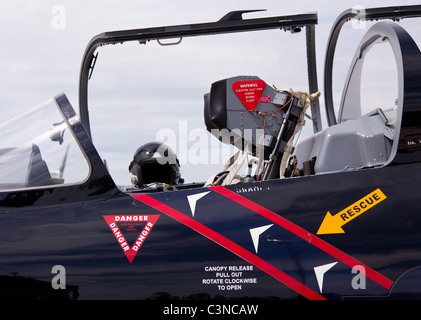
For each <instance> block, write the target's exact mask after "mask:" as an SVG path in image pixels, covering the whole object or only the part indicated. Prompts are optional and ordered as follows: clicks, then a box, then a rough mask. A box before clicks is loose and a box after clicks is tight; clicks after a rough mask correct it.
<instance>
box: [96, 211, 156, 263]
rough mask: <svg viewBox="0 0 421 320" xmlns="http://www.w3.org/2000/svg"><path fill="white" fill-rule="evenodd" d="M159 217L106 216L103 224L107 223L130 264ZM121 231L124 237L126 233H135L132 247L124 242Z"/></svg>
mask: <svg viewBox="0 0 421 320" xmlns="http://www.w3.org/2000/svg"><path fill="white" fill-rule="evenodd" d="M159 216H160V215H159V214H152V215H137V214H132V215H107V216H103V217H104V219H105V222H107V224H108V227H109V228H110V230H111V231H112V232H113V234H114V236H115V238H116V239H117V241H118V243H119V245H120V247H121V249H122V250H123V252H124V253H125V254H126V257H127V259H129V262H130V263H132V261H133V259H134V257H135V256H136V254H137V253H138V252H139V250H140V247H141V246H142V245H143V243H144V242H145V240H146V238H147V237H148V235H149V234H150V232H151V231H152V228H153V227H154V225H155V223H156V222H157V221H158V218H159ZM122 230H124V232H125V233H126V236H127V233H128V232H130V233H133V232H136V240H134V243H133V244H132V246H130V244H129V242H128V241H127V240H126V237H125V236H124V235H123V232H122ZM139 230H140V232H139ZM137 232H139V233H137Z"/></svg>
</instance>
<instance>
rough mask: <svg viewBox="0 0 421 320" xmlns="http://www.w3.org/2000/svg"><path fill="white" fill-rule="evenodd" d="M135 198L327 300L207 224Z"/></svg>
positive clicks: (150, 200)
mask: <svg viewBox="0 0 421 320" xmlns="http://www.w3.org/2000/svg"><path fill="white" fill-rule="evenodd" d="M132 197H133V198H135V199H137V200H139V201H141V202H143V203H145V204H147V205H149V206H151V207H152V208H155V209H157V210H159V211H161V212H163V213H165V214H167V215H168V216H170V217H172V218H174V219H175V220H177V221H179V222H181V223H183V224H184V225H186V226H188V227H190V228H191V229H193V230H195V231H197V232H199V233H200V234H202V235H204V236H205V237H207V238H209V239H211V240H213V241H215V242H216V243H218V244H219V245H221V246H223V247H224V248H226V249H228V250H230V251H231V252H233V253H235V254H236V255H238V256H239V257H241V258H242V259H244V260H246V261H247V262H249V263H251V264H253V265H255V266H256V267H257V268H259V269H261V270H262V271H264V272H266V273H267V274H269V275H271V276H272V277H274V278H275V279H277V280H278V281H280V282H282V283H283V284H285V285H287V286H288V287H290V288H291V289H293V290H295V291H296V292H298V293H299V294H301V295H302V296H304V297H306V298H307V299H310V300H326V299H325V298H324V297H323V296H321V295H320V294H318V293H317V292H315V291H313V290H312V289H310V288H308V287H307V286H305V285H304V284H302V283H301V282H299V281H297V280H295V279H294V278H292V277H290V276H289V275H287V274H286V273H284V272H282V271H281V270H279V269H278V268H276V267H274V266H273V265H271V264H270V263H268V262H266V261H265V260H263V259H261V258H259V257H258V256H256V255H255V254H253V253H251V252H250V251H248V250H246V249H244V248H243V247H241V246H239V245H238V244H236V243H235V242H232V241H231V240H229V239H227V238H226V237H224V236H222V235H220V234H219V233H217V232H215V231H213V230H212V229H210V228H208V227H206V226H205V225H203V224H201V223H199V222H197V221H196V220H194V219H192V218H190V217H188V216H186V215H185V214H183V213H181V212H179V211H177V210H175V209H173V208H171V207H169V206H167V205H166V204H164V203H162V202H160V201H158V200H156V199H154V198H152V197H150V196H148V195H146V194H141V195H133V196H132Z"/></svg>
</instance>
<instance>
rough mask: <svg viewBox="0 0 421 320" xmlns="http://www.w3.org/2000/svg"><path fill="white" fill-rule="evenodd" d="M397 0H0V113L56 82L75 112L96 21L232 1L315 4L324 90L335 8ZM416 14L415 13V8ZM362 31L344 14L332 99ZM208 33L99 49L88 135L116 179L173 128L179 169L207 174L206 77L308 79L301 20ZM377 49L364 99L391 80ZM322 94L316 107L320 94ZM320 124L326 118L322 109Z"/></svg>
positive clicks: (168, 21)
mask: <svg viewBox="0 0 421 320" xmlns="http://www.w3.org/2000/svg"><path fill="white" fill-rule="evenodd" d="M397 4H399V5H405V4H417V2H416V1H399V2H396V1H358V2H355V1H332V0H323V1H308V0H307V1H305V0H296V1H288V2H286V1H285V2H283V1H279V0H276V1H272V0H263V1H258V2H257V1H249V0H242V1H239V0H224V1H220V0H212V1H211V0H206V1H201V0H196V1H186V0H182V1H176V0H172V1H169V0H162V1H144V0H139V1H133V0H120V1H115V0H114V1H111V0H88V1H81V0H73V1H69V0H67V1H66V0H63V1H50V0H37V1H34V0H31V1H29V0H28V1H23V0H13V1H11V0H10V1H4V0H1V7H2V10H1V11H0V35H1V39H2V43H3V45H2V49H1V50H0V86H1V90H0V122H3V121H6V120H8V119H10V118H11V117H14V116H16V115H18V114H20V113H22V112H24V111H25V110H27V109H29V108H31V107H33V106H36V105H38V104H39V103H42V102H43V101H45V100H47V99H49V98H51V97H53V96H54V95H56V94H58V93H61V92H64V93H66V95H67V96H68V98H69V100H70V102H71V103H72V105H73V106H74V108H75V110H76V112H78V107H79V106H78V83H79V71H80V65H81V61H82V57H83V53H84V50H85V47H86V45H87V44H88V42H89V41H90V39H91V38H92V37H93V36H95V35H97V34H99V33H102V32H105V31H112V30H122V29H137V28H146V27H156V26H163V25H180V24H193V23H201V22H214V21H217V20H219V19H220V18H221V17H222V16H224V15H225V14H226V13H228V12H229V11H233V10H250V9H266V10H267V11H266V12H257V13H251V14H247V15H244V18H254V17H265V16H277V15H285V14H297V13H307V12H317V13H318V21H319V22H318V25H317V27H316V50H317V63H318V76H319V89H320V91H321V93H322V95H323V83H322V79H323V78H322V77H323V68H324V54H325V50H326V45H327V39H328V35H329V32H330V29H331V26H332V25H333V23H334V21H335V19H336V17H337V16H338V15H339V14H340V13H341V12H343V11H344V10H346V9H348V8H352V7H354V6H357V5H359V6H363V7H366V8H370V7H378V6H388V5H391V6H392V5H397ZM414 21H416V22H417V24H419V21H420V20H414ZM414 21H409V20H408V22H407V21H404V23H406V25H407V26H408V28H409V31H410V32H411V35H413V36H414V38H415V40H419V38H421V37H417V33H418V34H419V33H420V31H418V30H417V29H421V28H417V24H416V23H415V22H414ZM349 25H350V24H349ZM370 25H371V24H368V25H367V28H368V27H369V26H370ZM411 28H412V29H411ZM365 31H366V30H363V29H362V30H355V29H353V28H351V26H348V27H344V29H343V36H342V37H341V38H340V40H339V46H340V48H338V51H337V55H336V57H337V59H336V60H335V62H336V65H335V69H334V75H335V77H336V78H337V79H338V80H337V81H336V82H335V87H334V90H335V101H340V92H341V90H342V86H343V80H344V78H345V76H346V73H347V70H348V67H349V62H350V59H351V58H352V56H353V54H354V50H355V47H356V46H357V45H358V43H359V41H360V39H361V37H362V36H363V35H364V33H365ZM216 38H217V37H215V36H211V37H206V38H195V39H183V41H182V43H181V44H180V45H178V46H172V47H162V46H159V45H158V44H157V43H156V42H154V43H151V44H149V43H148V44H147V45H143V46H142V45H139V44H137V43H135V44H124V45H116V46H107V47H104V48H100V49H99V50H98V51H99V53H100V55H99V59H98V62H97V65H96V67H95V70H94V74H93V78H92V81H91V82H90V100H89V105H90V112H91V115H90V119H91V125H92V134H93V140H94V144H96V145H97V149H98V151H99V153H100V155H101V157H103V158H105V159H107V163H108V164H109V166H110V171H111V174H112V175H113V177H114V179H115V180H116V182H117V183H118V184H129V183H130V180H129V174H128V170H127V167H128V164H129V163H130V161H131V159H132V156H133V154H134V152H135V150H136V149H137V148H138V147H139V146H140V145H141V144H143V143H146V142H148V141H151V140H155V138H157V137H164V138H165V137H167V138H168V137H169V136H170V134H171V132H172V133H175V134H176V138H177V139H179V138H181V136H182V135H183V134H186V135H187V138H188V139H189V138H191V139H190V140H189V141H188V145H187V154H185V151H186V150H181V149H180V145H179V144H178V145H177V141H176V142H175V145H174V149H176V150H175V151H176V152H177V153H178V154H179V155H180V156H181V157H184V158H183V159H184V160H185V161H184V162H183V163H182V167H181V169H182V175H183V176H184V177H185V178H186V180H188V181H202V180H206V178H207V177H208V176H209V175H210V174H212V173H217V172H219V171H220V169H222V166H223V163H222V162H221V161H222V160H221V161H219V162H220V163H216V164H212V163H209V162H212V161H211V155H210V154H207V155H206V154H201V159H203V158H205V159H207V160H208V161H207V162H208V163H202V164H200V163H199V164H197V163H193V162H195V161H196V160H197V159H199V158H200V157H199V158H197V157H196V158H195V157H194V152H195V151H197V148H198V147H199V149H200V148H201V147H202V146H208V147H210V148H211V149H212V148H217V145H215V143H214V141H213V140H212V139H211V137H208V140H207V144H206V143H205V142H206V141H201V142H200V143H201V144H198V143H197V141H193V140H194V138H195V137H198V136H201V135H203V130H204V129H205V126H204V123H203V94H205V93H207V92H208V91H209V88H210V85H211V83H212V82H215V81H218V80H220V79H224V78H225V77H230V76H237V75H240V74H247V75H257V76H259V77H261V78H262V79H263V80H265V81H267V83H269V84H275V85H276V86H277V87H278V88H285V89H289V88H290V87H293V88H296V89H298V90H304V91H306V90H307V88H308V87H307V78H306V66H305V42H304V41H305V40H304V32H302V33H301V34H299V35H291V34H289V33H285V32H284V31H278V30H276V31H271V32H268V33H263V32H255V33H250V34H247V35H241V36H240V37H239V40H235V39H234V37H233V36H223V37H218V39H216ZM386 58H387V54H383V53H380V55H379V56H376V58H374V59H372V60H373V68H374V70H377V71H378V72H377V73H376V74H377V79H370V80H367V81H368V82H367V86H368V87H370V92H373V91H372V90H371V87H373V90H380V91H378V92H379V93H378V94H377V95H374V98H373V95H372V96H370V97H368V98H367V99H365V101H366V102H367V103H376V102H377V101H376V99H377V98H376V97H378V96H379V95H382V94H383V93H384V94H387V93H388V92H390V91H391V90H389V89H385V88H386V87H387V86H388V85H392V86H393V80H394V79H393V70H392V71H390V68H391V66H390V65H391V64H390V63H388V62H384V60H382V59H386ZM383 72H386V74H383ZM387 72H389V73H388V74H387ZM390 72H392V73H390ZM390 75H392V76H390ZM336 78H335V79H336ZM341 81H342V82H341ZM375 88H377V89H375ZM379 88H380V89H379ZM388 99H389V100H390V99H392V98H388ZM320 104H321V109H322V111H323V116H324V100H323V96H322V99H321V100H320ZM164 116H166V118H167V119H165V117H164ZM308 126H310V128H307V131H306V132H307V133H310V132H311V131H312V129H311V124H310V123H308ZM323 127H324V128H325V127H326V121H324V123H323ZM165 130H166V131H165ZM170 142H171V141H170ZM1 143H2V142H1V141H0V144H1ZM212 144H213V145H212ZM201 150H202V149H201ZM188 152H192V154H191V155H193V157H190V158H189V155H188ZM180 153H181V154H180ZM196 156H197V153H196ZM223 161H224V160H223ZM196 162H197V161H196ZM205 162H206V161H205Z"/></svg>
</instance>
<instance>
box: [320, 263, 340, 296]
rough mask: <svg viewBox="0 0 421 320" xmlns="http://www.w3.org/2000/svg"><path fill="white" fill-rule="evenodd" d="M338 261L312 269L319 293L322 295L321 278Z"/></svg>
mask: <svg viewBox="0 0 421 320" xmlns="http://www.w3.org/2000/svg"><path fill="white" fill-rule="evenodd" d="M337 263H338V261H336V262H332V263H328V264H324V265H322V266H318V267H314V273H315V274H316V278H317V283H318V284H319V289H320V293H322V289H323V278H324V276H325V273H326V272H328V271H329V270H330V269H331V268H332V267H333V266H334V265H335V264H337Z"/></svg>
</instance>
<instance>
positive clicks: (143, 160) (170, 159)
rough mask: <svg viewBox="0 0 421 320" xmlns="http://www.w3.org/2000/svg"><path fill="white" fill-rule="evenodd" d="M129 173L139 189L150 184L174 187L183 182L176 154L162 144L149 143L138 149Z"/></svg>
mask: <svg viewBox="0 0 421 320" xmlns="http://www.w3.org/2000/svg"><path fill="white" fill-rule="evenodd" d="M129 172H130V177H131V182H132V184H133V185H134V186H135V187H137V188H143V187H144V186H145V185H147V184H150V183H160V184H164V185H169V186H173V185H177V184H179V183H181V182H182V179H181V174H180V164H179V161H178V159H177V156H176V154H175V153H174V152H173V151H172V150H171V148H170V147H169V146H167V145H166V144H164V143H161V142H149V143H146V144H144V145H142V146H141V147H140V148H139V149H137V150H136V152H135V154H134V156H133V160H132V162H131V163H130V165H129Z"/></svg>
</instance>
